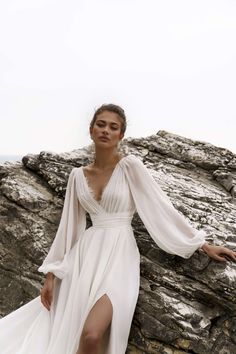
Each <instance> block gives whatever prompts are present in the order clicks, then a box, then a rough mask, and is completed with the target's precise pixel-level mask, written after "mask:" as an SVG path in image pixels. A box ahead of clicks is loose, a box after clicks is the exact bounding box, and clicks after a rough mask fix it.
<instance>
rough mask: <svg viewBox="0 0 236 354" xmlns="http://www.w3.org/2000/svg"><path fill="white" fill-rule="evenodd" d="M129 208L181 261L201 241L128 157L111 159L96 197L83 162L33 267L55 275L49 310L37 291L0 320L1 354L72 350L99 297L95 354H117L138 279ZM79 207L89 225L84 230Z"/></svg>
mask: <svg viewBox="0 0 236 354" xmlns="http://www.w3.org/2000/svg"><path fill="white" fill-rule="evenodd" d="M135 211H137V212H138V214H139V216H140V218H141V219H142V221H143V223H144V225H145V226H146V228H147V230H148V232H149V234H150V236H151V237H152V239H153V240H154V241H155V242H156V244H157V245H158V246H159V247H160V248H162V249H163V250H165V251H166V252H168V253H171V254H176V255H179V256H181V257H184V258H189V257H190V256H191V255H192V254H193V253H194V251H195V250H197V249H198V248H199V247H201V246H202V245H203V243H204V242H205V236H206V234H205V232H204V231H203V230H201V231H199V230H197V229H195V228H193V227H192V226H191V225H190V223H189V222H188V221H187V219H185V217H184V216H182V215H181V214H180V213H179V212H178V211H177V210H176V209H175V208H174V206H173V204H172V203H171V202H170V200H169V198H168V197H167V195H166V193H165V192H164V191H163V190H162V189H161V188H160V187H159V185H158V184H157V183H156V181H155V180H154V178H153V177H152V176H151V174H150V172H149V171H148V169H147V168H146V167H145V165H144V164H143V163H142V162H141V161H140V160H139V159H138V158H137V157H135V156H134V155H132V154H130V155H127V156H125V157H123V158H122V159H121V160H120V161H119V162H118V163H117V164H116V166H115V168H114V170H113V172H112V175H111V177H110V179H109V182H108V183H107V185H106V187H105V188H104V191H103V194H102V198H101V200H100V201H99V202H98V201H96V199H95V197H94V195H93V193H92V190H91V189H90V188H89V185H88V182H87V180H86V177H85V175H84V171H83V167H82V166H81V167H78V168H77V167H75V168H73V169H72V171H71V173H70V175H69V179H68V183H67V189H66V195H65V201H64V206H63V211H62V216H61V220H60V224H59V227H58V230H57V233H56V236H55V239H54V241H53V243H52V246H51V248H50V250H49V253H48V255H47V257H46V258H45V260H44V262H43V264H42V265H41V266H40V267H39V269H38V271H39V272H43V273H45V274H46V273H48V272H52V273H54V274H55V276H56V278H55V288H54V301H53V303H52V306H51V310H50V311H48V310H47V309H46V308H45V307H44V306H43V305H42V303H41V301H40V296H38V297H36V298H35V299H33V300H32V301H30V302H28V303H27V304H25V305H23V306H21V307H20V308H18V309H17V310H15V311H13V312H11V313H10V314H9V315H7V316H5V317H4V318H3V319H1V320H0V353H1V354H75V353H76V351H77V349H78V345H79V340H80V335H81V331H82V329H83V325H84V322H85V320H86V318H87V316H88V313H89V311H90V310H91V308H92V306H93V305H94V304H95V302H96V301H97V300H98V299H99V298H100V297H101V296H102V295H103V294H107V295H108V296H109V298H110V300H111V303H112V306H113V317H112V322H111V326H110V330H109V331H110V332H109V334H108V335H107V336H106V341H105V342H104V348H103V353H104V354H124V353H125V351H126V348H127V344H128V337H129V332H130V327H131V323H132V318H133V315H134V310H135V306H136V303H137V299H138V294H139V280H140V269H139V267H140V254H139V249H138V247H137V244H136V240H135V237H134V234H133V230H132V227H131V220H132V216H133V214H134V212H135ZM86 212H88V213H89V214H90V217H91V220H92V223H93V225H92V226H91V227H89V228H87V229H86Z"/></svg>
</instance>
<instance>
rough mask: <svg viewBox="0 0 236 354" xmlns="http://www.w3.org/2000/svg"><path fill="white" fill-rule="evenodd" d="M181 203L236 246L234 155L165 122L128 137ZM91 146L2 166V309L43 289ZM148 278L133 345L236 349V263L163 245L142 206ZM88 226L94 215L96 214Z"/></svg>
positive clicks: (137, 352) (161, 350)
mask: <svg viewBox="0 0 236 354" xmlns="http://www.w3.org/2000/svg"><path fill="white" fill-rule="evenodd" d="M123 149H124V150H125V152H126V153H132V154H135V155H136V156H138V157H139V158H140V159H142V160H143V162H144V163H145V165H146V166H147V167H148V168H150V169H151V170H150V171H151V173H152V174H153V177H154V178H155V179H156V181H157V183H159V185H160V186H161V187H162V189H163V190H164V191H165V192H166V193H167V194H168V196H169V198H170V200H171V201H172V203H173V205H174V206H175V208H176V209H177V210H179V212H180V213H182V214H183V215H184V216H185V217H186V218H187V219H189V220H190V222H191V224H192V225H193V226H194V227H196V228H197V229H204V230H205V231H206V233H207V235H208V237H207V240H208V241H209V242H210V243H214V244H216V245H225V246H227V247H229V248H231V249H234V250H235V249H236V202H235V198H234V196H235V192H236V188H235V187H234V186H235V185H236V155H234V154H233V153H232V152H230V151H229V150H227V149H224V148H220V147H217V146H213V145H211V144H209V143H207V142H203V141H193V140H190V139H187V138H185V137H182V136H178V135H175V134H171V133H169V132H166V131H159V132H158V133H157V134H156V135H152V136H149V137H147V138H139V139H133V138H128V139H125V140H124V144H123ZM91 157H92V156H91V149H90V147H85V148H83V149H78V150H75V151H72V152H69V153H64V154H60V155H58V154H54V153H50V152H45V151H43V152H41V153H40V154H39V155H26V156H24V157H23V159H22V162H17V163H5V164H2V165H0V243H1V248H0V273H1V278H0V315H1V316H4V315H5V314H8V313H9V312H11V311H12V310H14V309H16V308H18V307H19V306H21V305H23V304H24V303H26V302H28V301H29V300H31V299H33V298H34V297H36V296H38V295H39V291H40V288H41V286H42V283H43V280H44V276H43V275H42V274H41V273H38V272H37V268H38V267H39V265H41V263H42V261H43V259H44V258H45V256H46V254H47V252H48V249H49V247H50V244H51V243H52V240H53V238H54V236H55V233H56V230H57V227H58V223H59V220H60V215H61V210H62V205H63V196H64V194H65V187H66V182H67V178H68V174H69V172H70V171H71V169H72V167H74V166H75V167H78V166H81V165H86V164H88V163H89V162H90V160H91ZM132 224H133V227H134V230H135V237H136V240H137V244H138V247H139V250H140V254H141V285H140V293H139V298H138V303H137V306H136V310H135V314H134V318H133V323H132V327H131V332H130V337H129V346H128V349H127V354H128V353H129V354H142V353H155V354H157V353H158V354H180V353H199V354H203V353H206V354H208V353H209V354H210V353H211V354H233V353H236V282H235V281H236V264H235V263H233V262H231V261H227V262H226V263H221V262H217V261H214V260H211V259H209V258H208V256H207V255H206V254H205V253H204V252H202V251H196V252H195V253H194V255H193V256H192V257H191V258H189V259H183V258H181V257H178V256H174V255H170V254H167V253H165V252H164V251H162V250H160V249H159V248H158V247H157V246H156V244H155V243H154V242H153V241H152V239H151V237H150V236H149V235H148V233H147V231H146V229H145V227H144V225H143V223H142V221H141V220H140V218H139V216H138V215H137V214H136V215H135V216H134V219H133V222H132ZM88 225H89V219H88Z"/></svg>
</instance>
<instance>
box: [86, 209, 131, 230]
mask: <svg viewBox="0 0 236 354" xmlns="http://www.w3.org/2000/svg"><path fill="white" fill-rule="evenodd" d="M90 218H91V220H92V224H93V225H92V226H93V227H101V228H116V227H124V226H128V227H131V221H132V219H133V213H128V212H127V213H106V214H90Z"/></svg>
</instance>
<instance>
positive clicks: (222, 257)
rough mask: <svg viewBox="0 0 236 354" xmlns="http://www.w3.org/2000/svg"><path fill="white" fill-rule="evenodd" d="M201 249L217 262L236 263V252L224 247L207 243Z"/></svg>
mask: <svg viewBox="0 0 236 354" xmlns="http://www.w3.org/2000/svg"><path fill="white" fill-rule="evenodd" d="M201 249H202V250H203V251H204V252H205V253H206V254H207V255H208V256H209V257H211V258H213V259H216V260H217V261H221V262H225V261H227V260H228V261H234V262H236V252H234V251H232V250H230V249H229V248H226V247H223V246H213V245H209V244H208V243H207V242H205V243H204V245H203V246H202V247H201Z"/></svg>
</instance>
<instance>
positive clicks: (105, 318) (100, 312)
mask: <svg viewBox="0 0 236 354" xmlns="http://www.w3.org/2000/svg"><path fill="white" fill-rule="evenodd" d="M112 314H113V307H112V303H111V300H110V298H109V297H108V295H107V294H104V295H102V296H101V297H100V298H99V299H98V300H97V301H96V303H95V304H94V305H93V307H92V309H91V310H90V312H89V314H88V316H87V318H86V321H85V323H84V327H83V331H82V335H86V334H88V335H95V336H98V337H99V338H102V336H103V335H104V333H105V331H106V330H107V328H108V327H109V325H110V324H111V320H112Z"/></svg>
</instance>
